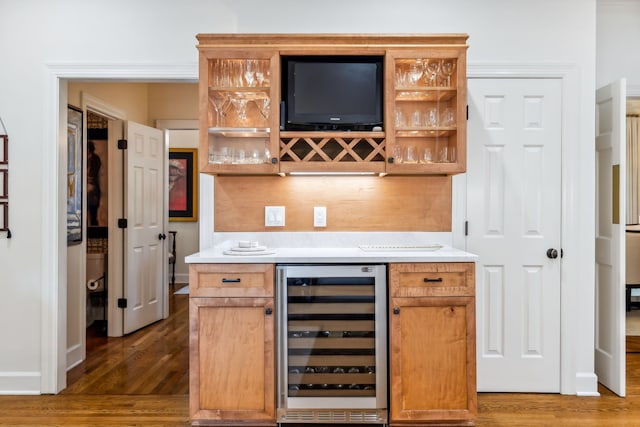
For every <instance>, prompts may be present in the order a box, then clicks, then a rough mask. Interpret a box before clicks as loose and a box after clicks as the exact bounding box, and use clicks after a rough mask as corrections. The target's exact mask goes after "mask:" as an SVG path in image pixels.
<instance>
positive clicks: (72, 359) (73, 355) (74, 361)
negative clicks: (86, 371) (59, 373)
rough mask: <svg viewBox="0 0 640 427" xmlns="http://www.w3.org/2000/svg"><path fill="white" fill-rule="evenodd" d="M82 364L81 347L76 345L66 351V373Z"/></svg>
mask: <svg viewBox="0 0 640 427" xmlns="http://www.w3.org/2000/svg"><path fill="white" fill-rule="evenodd" d="M81 363H82V346H80V344H76V345H74V346H73V347H71V348H68V349H67V371H69V370H70V369H72V368H74V367H76V366H78V365H79V364H81Z"/></svg>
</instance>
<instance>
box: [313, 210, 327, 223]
mask: <svg viewBox="0 0 640 427" xmlns="http://www.w3.org/2000/svg"><path fill="white" fill-rule="evenodd" d="M313 226H314V227H326V226H327V208H326V207H325V206H315V207H314V208H313Z"/></svg>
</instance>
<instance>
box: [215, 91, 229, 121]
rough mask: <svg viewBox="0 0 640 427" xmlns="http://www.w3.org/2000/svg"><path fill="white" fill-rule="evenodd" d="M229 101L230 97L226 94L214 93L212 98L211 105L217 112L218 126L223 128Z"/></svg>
mask: <svg viewBox="0 0 640 427" xmlns="http://www.w3.org/2000/svg"><path fill="white" fill-rule="evenodd" d="M228 100H229V96H228V95H227V94H226V93H224V92H213V95H212V96H211V103H212V104H213V108H214V109H215V110H216V126H218V127H222V126H223V123H222V122H223V118H224V116H225V114H224V110H225V108H226V106H227V101H228Z"/></svg>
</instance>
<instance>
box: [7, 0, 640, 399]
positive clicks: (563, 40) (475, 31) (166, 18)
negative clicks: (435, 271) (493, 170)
mask: <svg viewBox="0 0 640 427" xmlns="http://www.w3.org/2000/svg"><path fill="white" fill-rule="evenodd" d="M0 11H2V12H1V13H2V18H3V19H2V21H3V25H1V26H0V52H2V56H1V57H0V61H2V64H3V65H2V67H0V93H1V94H2V96H0V117H2V119H3V120H4V122H5V124H6V126H7V128H8V130H9V137H10V153H9V158H10V162H11V169H10V182H9V194H10V195H11V206H10V219H11V224H10V226H11V230H12V232H13V236H14V237H13V238H12V239H11V240H6V239H4V237H3V236H0V286H2V292H3V298H2V299H0V343H2V347H3V349H4V350H3V351H2V352H0V393H39V392H52V391H57V390H58V389H59V387H60V384H63V383H64V375H61V374H60V373H59V372H58V377H57V378H56V376H55V375H54V373H55V372H56V367H59V366H60V360H59V358H62V357H63V356H61V355H60V354H58V353H56V352H53V353H52V348H55V347H56V342H55V340H58V341H59V340H60V337H58V336H56V333H55V331H57V330H58V328H57V326H58V325H57V324H56V323H57V322H60V323H61V324H62V325H63V326H64V322H65V321H66V320H65V318H64V313H66V309H65V307H64V304H65V303H64V301H65V300H66V295H65V291H66V247H65V240H64V227H63V226H64V222H60V220H61V219H62V218H63V217H64V191H63V190H64V186H63V180H62V174H61V173H58V167H59V166H60V165H64V159H65V158H66V152H65V149H64V146H63V144H60V145H59V146H57V145H56V144H57V143H56V140H57V139H56V138H57V137H58V136H59V135H58V131H57V129H58V127H59V125H60V123H61V124H64V122H65V120H66V118H65V117H60V118H59V117H57V113H56V112H57V111H58V110H59V106H58V104H57V99H58V85H57V84H56V83H55V82H56V79H55V77H56V76H60V75H63V76H66V77H74V78H75V77H78V78H86V77H91V76H97V78H101V77H103V76H104V75H109V76H114V75H115V76H121V77H122V78H128V79H133V80H135V79H147V78H154V79H161V78H164V77H168V76H169V77H170V76H175V75H176V74H179V72H180V70H187V73H186V74H188V71H189V70H191V71H192V72H193V74H194V75H195V73H196V70H197V51H196V49H195V44H196V40H195V38H194V35H195V34H196V33H200V32H203V33H208V32H236V31H238V32H287V33H295V32H344V33H349V32H363V33H436V32H465V33H468V34H469V35H470V39H469V44H470V46H471V48H470V49H469V56H468V58H469V65H470V67H476V68H478V67H482V66H484V65H488V66H492V67H494V68H495V67H496V66H498V67H499V66H500V64H503V65H504V64H506V65H509V66H518V65H522V64H523V63H535V64H539V63H563V64H566V65H567V66H568V67H571V68H572V69H573V70H575V72H574V73H573V74H572V77H571V79H570V81H569V82H568V84H569V85H571V86H572V87H573V88H574V89H575V93H576V96H575V97H573V98H572V99H570V100H569V102H570V106H569V107H570V108H571V111H573V112H574V113H573V114H575V120H574V121H573V122H574V123H575V127H574V129H572V130H571V132H569V138H571V139H574V140H576V141H578V140H579V141H581V142H582V143H583V145H584V149H581V151H579V152H578V153H576V155H575V161H576V166H575V170H574V171H572V172H571V173H572V174H573V175H572V181H573V182H575V184H572V185H574V187H572V190H573V191H571V193H570V194H569V196H570V197H571V201H572V203H575V204H576V206H577V209H579V210H581V211H582V212H584V215H583V217H582V218H580V223H579V224H577V225H576V227H575V231H574V233H575V235H576V236H575V238H576V239H577V240H578V242H579V243H583V244H582V245H581V246H582V247H583V249H582V250H581V251H579V252H578V253H576V254H571V256H573V259H574V260H575V261H574V262H576V263H578V264H582V265H591V263H592V260H593V249H592V248H593V245H592V240H593V236H592V235H591V234H592V233H591V230H593V213H592V211H593V185H592V184H589V185H585V184H584V183H585V182H586V183H591V182H592V181H593V167H592V166H593V153H592V149H591V141H592V140H593V129H594V123H593V121H594V120H593V117H594V110H593V106H592V104H593V98H594V95H593V92H594V87H595V0H555V1H554V0H521V1H518V2H514V1H512V0H483V1H482V2H478V1H475V0H430V1H425V0H396V1H394V2H390V1H388V0H350V1H344V0H341V1H339V0H325V1H323V2H301V1H299V0H271V1H268V2H266V1H259V0H244V1H237V0H183V1H181V2H175V1H171V0H138V1H136V2H131V1H128V0H111V1H109V2H102V3H101V4H99V5H98V4H97V3H95V2H86V1H82V0H59V1H56V2H51V1H46V0H23V1H20V2H16V1H12V0H0ZM36 11H37V12H36ZM636 22H637V21H636ZM116 26H117V28H118V30H117V31H114V28H116ZM104 70H107V71H104ZM150 70H151V71H150ZM175 70H178V71H177V72H174V71H175ZM60 101H61V104H62V106H64V104H65V103H66V93H65V86H64V85H62V91H61V92H60ZM60 141H64V138H60ZM573 142H575V141H573ZM578 183H580V184H578ZM570 185H571V184H570ZM17 195H19V197H18V196H17ZM587 230H588V231H587ZM578 232H579V233H578ZM571 274H574V277H571V278H570V280H569V282H571V283H577V282H578V281H579V282H580V283H582V284H583V285H582V286H583V287H584V289H582V290H581V292H578V291H577V289H574V290H575V299H574V300H573V301H572V304H574V305H575V306H576V307H577V308H576V311H575V312H572V313H571V315H572V323H573V324H575V329H574V330H575V331H576V333H575V334H572V338H571V340H572V346H571V350H572V354H573V355H575V357H574V362H573V363H572V364H571V366H570V368H571V370H572V371H573V372H572V373H571V375H575V376H578V375H582V374H586V375H588V374H590V373H592V372H593V357H592V352H593V336H592V333H590V332H589V329H587V332H584V333H581V332H580V328H579V327H578V326H579V324H580V322H583V323H585V324H590V323H593V318H594V315H593V289H592V288H593V270H592V269H591V268H584V269H581V271H580V272H579V273H571ZM578 279H579V280H578ZM56 301H58V302H56ZM56 313H57V315H56ZM61 313H62V314H61ZM52 319H53V320H52ZM62 330H64V327H63V328H62ZM62 338H64V337H62ZM62 343H63V344H62V345H63V346H64V339H63V340H62ZM41 375H42V376H41ZM572 387H573V388H574V389H575V386H574V385H573V384H571V385H570V389H569V391H571V388H572Z"/></svg>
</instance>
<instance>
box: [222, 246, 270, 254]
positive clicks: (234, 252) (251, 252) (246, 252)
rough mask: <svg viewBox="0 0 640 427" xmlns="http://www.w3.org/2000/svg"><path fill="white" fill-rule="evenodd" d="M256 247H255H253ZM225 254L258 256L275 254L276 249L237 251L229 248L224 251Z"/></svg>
mask: <svg viewBox="0 0 640 427" xmlns="http://www.w3.org/2000/svg"><path fill="white" fill-rule="evenodd" d="M242 249H249V248H242ZM252 249H255V248H252ZM222 253H223V254H225V255H236V256H258V255H273V254H275V253H276V251H272V250H266V249H263V250H260V251H244V252H243V251H235V250H227V251H224V252H222Z"/></svg>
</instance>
